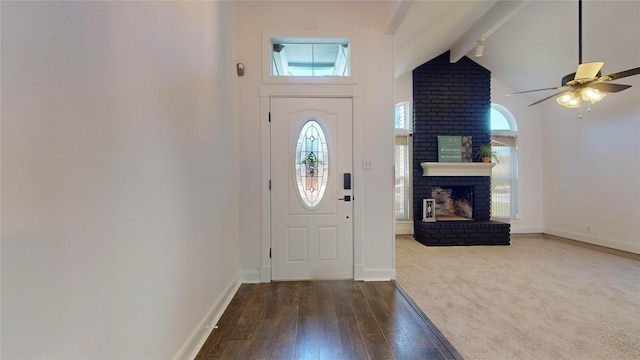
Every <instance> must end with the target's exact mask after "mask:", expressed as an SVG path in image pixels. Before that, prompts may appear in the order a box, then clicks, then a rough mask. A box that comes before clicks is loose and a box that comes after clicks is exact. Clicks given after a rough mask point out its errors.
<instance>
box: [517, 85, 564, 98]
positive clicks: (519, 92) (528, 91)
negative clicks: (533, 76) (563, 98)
mask: <svg viewBox="0 0 640 360" xmlns="http://www.w3.org/2000/svg"><path fill="white" fill-rule="evenodd" d="M561 88H562V86H556V87H550V88H544V89H535V90H526V91H518V92H514V93H509V94H505V96H511V95H519V94H526V93H530V92H535V91H543V90H557V89H561Z"/></svg>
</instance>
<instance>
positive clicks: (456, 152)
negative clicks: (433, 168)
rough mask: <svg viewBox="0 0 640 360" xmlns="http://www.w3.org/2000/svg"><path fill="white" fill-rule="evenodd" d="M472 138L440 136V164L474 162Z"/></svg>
mask: <svg viewBox="0 0 640 360" xmlns="http://www.w3.org/2000/svg"><path fill="white" fill-rule="evenodd" d="M471 145H472V142H471V136H448V135H438V162H452V163H459V162H472V161H473V157H472V155H473V154H472V148H471Z"/></svg>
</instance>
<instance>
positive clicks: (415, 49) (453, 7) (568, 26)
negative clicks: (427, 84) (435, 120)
mask: <svg viewBox="0 0 640 360" xmlns="http://www.w3.org/2000/svg"><path fill="white" fill-rule="evenodd" d="M397 9H398V10H397V11H396V16H395V17H394V18H393V19H392V24H394V22H395V24H394V25H392V27H391V28H390V32H391V33H392V34H393V35H394V39H395V59H396V63H395V72H396V77H399V76H401V75H402V74H405V73H407V72H410V71H412V70H413V69H414V68H415V67H417V66H419V65H421V64H423V63H425V62H427V61H429V60H431V59H433V58H434V57H436V56H438V55H441V54H442V53H444V52H446V51H448V50H452V55H453V54H454V53H460V54H465V53H466V56H468V57H469V58H471V59H472V60H474V61H475V62H477V63H479V64H480V65H482V66H483V67H485V68H486V69H488V70H490V71H491V73H492V75H493V76H494V77H495V78H497V79H499V80H500V81H502V82H504V83H505V84H507V85H508V86H510V87H512V88H513V89H514V91H524V90H531V89H538V88H547V87H553V86H559V85H560V81H561V79H562V77H563V76H565V75H567V74H569V73H572V72H575V71H576V68H577V66H578V1H577V0H572V1H526V0H519V1H409V0H402V1H401V2H400V3H399V5H398V6H397ZM582 19H583V24H582V45H583V48H582V53H583V59H582V60H583V62H591V61H604V62H605V64H604V67H603V69H602V74H603V75H606V74H610V73H615V72H618V71H622V70H627V69H630V68H636V67H640V1H595V0H584V1H583V8H582ZM398 24H399V25H398ZM481 37H485V41H484V44H485V47H484V55H483V56H482V57H475V56H474V53H475V45H476V40H477V39H479V38H481ZM460 49H462V50H460ZM614 83H620V84H628V85H632V86H633V87H634V88H632V89H629V90H625V92H624V93H620V94H629V95H630V96H638V97H639V99H640V95H639V94H640V75H636V76H633V77H628V78H624V79H620V80H616V81H614ZM551 94H553V91H541V92H536V93H533V94H528V95H522V96H529V97H530V98H531V100H532V102H533V101H535V100H537V99H540V98H543V97H545V96H548V95H551ZM618 96H619V95H618Z"/></svg>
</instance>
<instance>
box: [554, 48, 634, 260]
mask: <svg viewBox="0 0 640 360" xmlns="http://www.w3.org/2000/svg"><path fill="white" fill-rule="evenodd" d="M634 46H636V47H638V46H640V45H638V44H635V45H634ZM638 54H640V52H638ZM636 65H637V64H636ZM608 68H611V67H608ZM625 68H628V67H622V69H625ZM614 69H615V70H618V69H617V68H614ZM616 83H621V84H628V85H632V86H633V87H632V88H630V89H628V90H625V91H623V92H619V93H616V94H609V95H608V96H607V97H606V98H605V99H603V100H602V101H601V102H599V103H596V104H594V105H593V106H592V111H591V112H587V111H586V109H585V110H583V118H582V119H579V118H578V114H579V110H578V109H565V108H562V107H560V106H559V105H557V104H555V102H553V101H552V103H551V104H550V106H546V107H545V110H546V111H547V113H546V114H545V118H546V121H545V126H544V138H545V143H544V144H545V146H544V153H543V155H544V166H545V168H544V184H545V187H544V228H545V232H546V233H550V234H553V235H558V236H563V237H567V238H570V239H575V240H580V241H584V242H588V243H593V244H597V245H602V246H607V247H611V248H615V249H620V250H625V251H630V252H634V253H640V221H639V219H640V121H639V119H640V103H639V102H638V99H640V76H634V77H629V78H625V79H621V80H618V81H616Z"/></svg>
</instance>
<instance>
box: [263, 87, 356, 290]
mask: <svg viewBox="0 0 640 360" xmlns="http://www.w3.org/2000/svg"><path fill="white" fill-rule="evenodd" d="M272 97H298V98H302V97H331V98H351V99H353V179H352V182H353V198H354V202H353V278H354V280H364V275H365V274H364V263H363V258H362V206H361V205H360V204H361V203H362V201H360V199H362V181H361V178H362V166H361V165H360V164H362V137H361V134H362V131H361V129H362V116H361V108H362V95H361V89H360V87H359V86H353V85H262V86H260V131H261V140H262V141H261V164H262V172H261V204H262V209H261V214H262V216H261V221H262V226H261V241H260V243H261V245H262V246H261V247H262V249H261V253H260V254H261V261H260V282H270V281H271V257H270V254H269V252H270V250H271V197H270V196H269V195H270V194H269V192H270V190H269V180H270V174H271V159H270V155H269V154H270V151H271V136H270V134H269V129H270V125H269V112H270V110H271V108H270V107H271V105H270V104H271V98H272Z"/></svg>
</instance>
